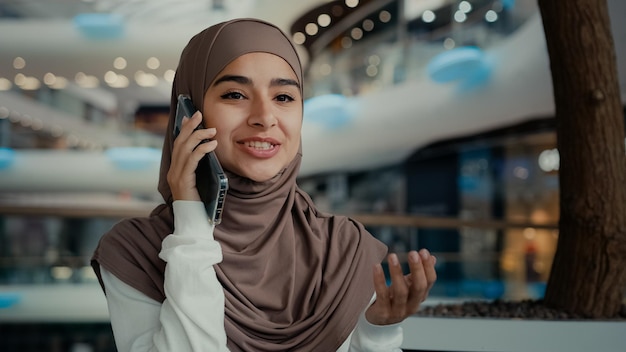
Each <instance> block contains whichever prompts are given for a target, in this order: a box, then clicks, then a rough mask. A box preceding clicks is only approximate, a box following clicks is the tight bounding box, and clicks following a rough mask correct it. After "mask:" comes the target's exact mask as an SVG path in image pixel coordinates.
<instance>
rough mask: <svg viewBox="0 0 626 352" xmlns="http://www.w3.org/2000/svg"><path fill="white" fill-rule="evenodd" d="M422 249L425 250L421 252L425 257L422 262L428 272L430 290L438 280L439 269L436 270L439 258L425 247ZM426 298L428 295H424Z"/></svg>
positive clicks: (425, 271) (427, 279)
mask: <svg viewBox="0 0 626 352" xmlns="http://www.w3.org/2000/svg"><path fill="white" fill-rule="evenodd" d="M422 251H424V253H420V254H421V255H422V258H423V260H422V263H423V265H424V273H425V274H426V282H428V291H430V289H431V288H432V287H433V285H434V284H435V281H437V271H436V270H435V264H436V263H437V258H435V256H434V255H431V254H430V253H429V252H428V251H427V250H426V249H423V250H422ZM427 293H428V292H427ZM425 298H426V297H424V299H425Z"/></svg>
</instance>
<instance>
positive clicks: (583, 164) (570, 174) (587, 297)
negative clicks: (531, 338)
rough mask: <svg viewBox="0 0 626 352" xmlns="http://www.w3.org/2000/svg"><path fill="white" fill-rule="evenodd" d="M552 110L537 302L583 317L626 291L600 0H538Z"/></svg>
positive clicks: (613, 310) (617, 128) (615, 104)
mask: <svg viewBox="0 0 626 352" xmlns="http://www.w3.org/2000/svg"><path fill="white" fill-rule="evenodd" d="M538 4H539V9H540V11H541V15H542V19H543V26H544V32H545V36H546V43H547V47H548V53H549V56H550V68H551V71H552V82H553V90H554V101H555V105H556V123H557V127H556V132H557V147H558V150H559V154H560V160H561V163H560V171H559V182H560V211H561V214H560V220H559V233H560V235H559V240H558V244H557V249H556V253H555V256H554V261H553V264H552V269H551V272H550V278H549V280H548V286H547V288H546V294H545V303H546V304H547V305H549V306H551V307H553V308H558V309H563V310H566V311H569V312H572V313H578V314H582V315H584V316H587V317H591V318H603V317H613V316H616V315H617V313H618V312H619V310H620V308H621V305H622V303H623V302H622V300H623V297H624V292H625V288H626V153H625V148H624V115H623V110H622V103H621V98H620V92H619V82H618V78H617V77H618V76H617V67H616V66H617V65H616V59H615V49H614V46H613V37H612V34H611V26H610V22H609V15H608V8H607V3H606V0H563V1H558V0H538Z"/></svg>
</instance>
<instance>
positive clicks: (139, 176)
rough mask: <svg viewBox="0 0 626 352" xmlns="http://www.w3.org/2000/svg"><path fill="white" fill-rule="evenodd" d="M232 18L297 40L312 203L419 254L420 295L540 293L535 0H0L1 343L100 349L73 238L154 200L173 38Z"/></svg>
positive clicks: (554, 186)
mask: <svg viewBox="0 0 626 352" xmlns="http://www.w3.org/2000/svg"><path fill="white" fill-rule="evenodd" d="M608 3H609V9H610V14H611V20H612V23H611V25H612V30H613V37H614V40H615V47H616V51H617V62H618V70H619V75H620V77H619V79H620V88H621V91H622V100H623V101H624V102H626V25H625V24H624V22H623V21H622V19H623V17H624V15H626V3H624V2H623V1H621V0H608ZM233 17H258V18H263V19H266V20H269V21H271V22H274V23H276V24H277V25H279V26H280V27H281V28H283V30H285V32H287V33H288V34H290V35H292V38H293V40H294V42H295V43H296V44H297V45H298V49H299V50H300V52H301V54H302V57H303V59H304V62H305V64H306V82H305V83H306V85H305V95H306V101H305V121H304V130H303V150H304V162H303V166H302V172H301V177H300V185H301V187H302V188H304V189H305V190H306V191H308V192H310V194H311V195H312V196H313V198H314V200H315V201H316V202H317V204H319V205H320V206H321V207H322V208H324V209H327V210H330V211H334V212H339V213H345V214H350V215H353V216H355V217H356V218H358V219H360V220H362V221H363V222H365V223H366V225H367V227H368V229H369V230H370V231H371V232H372V233H373V234H374V235H375V236H377V237H378V238H380V239H381V240H382V241H384V242H385V243H387V244H388V245H389V247H390V248H391V249H392V250H393V251H397V252H406V251H407V250H410V249H415V248H420V247H428V248H429V249H430V250H431V251H432V252H434V253H435V254H436V255H437V257H438V264H437V265H438V271H439V280H438V282H437V284H436V285H435V287H434V288H433V292H432V297H431V300H446V299H465V298H468V297H469V298H487V299H492V298H505V299H507V298H512V299H517V298H537V297H541V295H542V294H543V286H544V283H545V279H546V278H547V275H548V274H549V269H550V265H551V258H552V255H553V252H554V249H555V244H556V240H557V237H558V231H557V226H556V224H557V222H558V214H559V209H558V197H559V191H558V188H559V185H558V169H559V155H558V151H557V150H556V137H555V133H554V119H553V114H554V106H553V99H552V86H551V79H550V71H549V62H548V56H547V52H546V48H545V41H544V37H543V28H542V25H541V18H540V16H539V14H538V10H537V6H536V1H534V0H463V1H460V0H369V1H368V0H361V1H359V0H335V1H327V0H298V1H291V0H187V1H176V0H149V1H147V0H146V1H141V0H40V1H35V0H0V33H1V34H0V350H2V351H114V346H113V340H112V335H111V331H110V327H109V325H108V318H107V311H106V303H105V300H104V296H103V295H102V292H101V290H100V288H99V286H98V285H97V282H96V280H95V276H94V275H93V272H92V270H91V267H90V266H89V258H90V256H91V252H92V251H93V249H94V248H95V245H96V243H97V241H98V240H99V238H100V236H101V235H102V234H103V233H104V232H105V231H107V229H108V228H110V227H111V226H112V225H113V224H114V223H115V222H117V221H119V220H120V219H121V218H125V217H130V216H139V215H146V214H148V213H149V211H150V210H151V209H152V207H154V206H155V205H156V204H157V203H158V202H160V196H159V194H158V192H157V190H156V183H157V177H158V168H159V162H160V148H161V143H162V138H163V135H164V134H165V133H167V132H168V131H166V130H165V129H166V123H167V114H168V109H169V99H170V89H171V82H172V79H173V72H174V69H175V68H176V65H177V61H178V57H179V55H180V51H181V50H182V48H183V46H184V45H185V44H186V43H187V41H188V40H189V38H190V37H191V36H192V35H193V34H195V33H197V32H198V31H200V30H201V29H203V28H205V27H207V26H209V25H211V24H213V23H216V22H219V21H222V20H226V19H229V18H233Z"/></svg>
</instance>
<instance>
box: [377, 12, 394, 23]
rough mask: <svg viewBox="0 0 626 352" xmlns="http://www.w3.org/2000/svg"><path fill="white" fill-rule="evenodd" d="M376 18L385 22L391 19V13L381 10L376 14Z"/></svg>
mask: <svg viewBox="0 0 626 352" xmlns="http://www.w3.org/2000/svg"><path fill="white" fill-rule="evenodd" d="M378 19H379V20H380V21H381V22H382V23H387V22H389V21H391V14H390V13H389V11H381V12H380V14H378Z"/></svg>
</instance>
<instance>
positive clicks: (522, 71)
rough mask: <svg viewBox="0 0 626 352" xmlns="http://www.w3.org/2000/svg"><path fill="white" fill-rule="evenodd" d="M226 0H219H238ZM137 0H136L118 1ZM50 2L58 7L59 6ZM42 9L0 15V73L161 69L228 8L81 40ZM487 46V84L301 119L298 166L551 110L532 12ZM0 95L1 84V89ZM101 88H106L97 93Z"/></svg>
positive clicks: (281, 4) (284, 3) (429, 90)
mask: <svg viewBox="0 0 626 352" xmlns="http://www.w3.org/2000/svg"><path fill="white" fill-rule="evenodd" d="M159 1H162V2H163V3H172V2H175V1H173V0H159ZM190 1H192V0H190ZM223 1H224V3H225V4H226V3H230V1H233V3H234V2H236V0H223ZM8 2H13V3H15V2H26V0H9V1H8ZM31 2H33V3H37V4H35V5H33V8H40V7H39V6H40V5H41V4H46V3H47V4H50V3H54V4H59V8H60V9H61V10H60V12H61V13H67V11H73V9H77V8H78V7H77V6H78V5H81V6H82V5H85V4H82V2H81V1H80V0H64V1H63V0H41V1H31ZM136 2H138V1H131V0H126V1H125V3H136ZM155 2H157V0H150V3H155ZM204 2H205V3H206V1H204ZM209 2H210V1H209ZM323 2H324V1H323V0H298V1H293V0H257V1H252V0H246V1H243V3H245V4H247V7H245V10H244V11H241V10H235V11H240V12H237V13H236V15H237V16H253V17H259V18H263V19H267V20H269V21H272V22H274V23H276V24H278V25H279V26H281V27H282V28H283V29H285V30H286V31H288V29H289V26H290V25H291V23H292V22H293V21H294V20H295V18H297V17H298V16H299V15H300V14H302V13H304V12H305V11H306V10H308V9H309V8H311V7H312V6H315V5H317V4H320V3H323ZM2 3H7V0H0V4H2ZM94 3H100V5H102V6H104V5H107V6H109V9H117V10H119V11H121V9H122V7H123V5H122V3H124V1H121V0H120V1H114V0H106V1H105V0H101V1H97V0H94ZM94 3H92V5H93V4H94ZM608 3H609V6H610V13H611V19H612V29H613V36H614V40H615V47H616V51H617V61H618V70H619V75H620V77H619V79H620V87H621V90H622V98H623V101H626V24H625V23H624V21H623V19H624V18H625V15H626V2H625V1H623V0H608ZM61 4H63V5H64V6H66V7H63V6H61ZM167 6H171V4H169V5H167ZM54 8H55V9H56V8H57V7H56V5H55V7H54ZM33 11H34V10H33ZM168 11H169V10H168ZM43 12H44V13H41V14H40V15H38V16H35V17H33V18H28V19H20V20H17V19H16V20H9V19H6V18H4V19H1V18H0V48H1V50H0V77H13V76H14V75H15V71H14V69H13V68H12V61H13V59H14V57H15V56H17V55H19V56H22V57H24V58H25V59H26V63H27V66H26V68H24V71H28V72H29V75H33V76H43V74H45V73H46V72H53V73H55V74H56V75H61V76H66V77H72V76H73V75H74V74H75V72H76V71H77V70H78V69H80V70H81V71H84V72H87V73H89V74H93V75H96V76H99V77H101V76H102V75H104V72H105V71H106V70H109V69H110V68H111V67H112V62H113V59H114V58H115V57H117V56H124V57H126V58H127V60H128V62H129V67H128V68H127V70H128V72H134V71H135V70H137V69H145V60H146V57H147V56H155V57H159V58H160V60H161V67H162V68H163V67H171V68H174V67H175V65H176V62H177V60H178V56H179V54H180V51H181V50H182V48H183V46H184V45H185V44H186V42H187V41H188V39H189V38H190V37H191V35H193V34H195V33H197V32H198V31H199V30H200V29H202V28H204V27H206V26H207V25H209V24H210V23H211V22H217V21H218V20H221V19H223V16H228V15H219V16H218V15H215V14H213V15H211V14H210V13H206V18H207V19H206V20H198V19H197V18H198V17H200V18H202V17H203V16H202V15H201V16H194V17H193V20H190V21H175V20H173V19H172V20H171V22H168V23H166V24H164V23H161V22H160V21H159V23H155V22H154V21H150V16H147V17H144V18H141V19H139V18H137V19H136V20H133V21H131V22H130V23H129V24H128V26H127V28H126V33H125V35H124V37H123V38H121V39H119V40H114V41H88V40H86V39H85V38H83V37H81V35H80V33H78V32H77V31H76V30H75V28H74V27H73V25H72V23H71V21H70V18H69V17H67V16H65V17H64V18H63V16H61V18H55V16H52V18H50V16H48V14H52V13H53V12H52V11H51V12H48V10H44V11H43ZM39 16H41V17H39ZM220 16H221V17H220ZM489 55H492V57H493V58H495V59H496V68H495V71H494V74H493V78H492V81H491V83H490V84H489V85H488V86H487V87H485V88H484V89H482V90H481V91H478V92H473V93H471V94H469V95H459V94H458V93H456V92H455V90H454V87H452V86H448V85H438V84H436V83H434V82H431V81H428V80H423V81H412V82H408V83H406V84H402V85H399V86H394V87H390V88H388V89H386V90H385V91H382V92H377V93H371V94H369V95H367V96H362V97H359V98H357V100H358V103H359V104H358V105H359V106H360V112H359V119H358V121H356V122H355V123H353V124H351V125H349V126H347V127H346V128H343V129H336V130H332V131H329V130H325V129H324V128H323V127H320V126H319V125H316V124H314V123H311V122H306V123H305V127H304V132H303V149H304V162H303V166H302V174H303V175H307V174H314V173H319V172H326V171H333V170H359V169H364V168H371V167H377V166H381V165H385V164H393V163H396V162H398V161H400V160H402V159H403V158H406V157H407V156H408V155H409V154H410V153H411V152H413V151H415V150H416V149H417V148H419V147H421V146H424V145H426V144H428V143H431V142H435V141H438V140H441V139H444V138H450V137H458V136H463V135H467V134H470V133H476V132H481V131H485V130H489V129H492V128H495V127H501V126H506V125H509V124H512V123H516V122H522V121H524V120H526V119H530V118H535V117H541V116H546V115H549V114H551V113H552V112H553V109H554V108H553V103H552V90H551V89H552V88H551V79H550V71H549V63H548V57H547V53H546V49H545V41H544V37H543V29H542V25H541V20H540V18H539V17H538V16H536V17H534V18H533V19H532V20H531V21H529V22H528V23H527V24H526V25H525V26H523V27H522V28H521V29H520V30H519V31H518V32H517V33H516V34H515V35H513V36H512V37H511V39H510V40H508V41H506V42H504V43H501V44H499V45H497V46H495V47H493V48H491V49H490V50H489ZM169 89H170V87H169V85H167V84H162V85H160V86H159V87H156V88H152V89H145V88H142V89H136V88H135V89H113V90H111V91H112V92H114V93H113V94H115V96H116V99H118V100H119V103H120V104H121V106H122V107H123V106H124V104H129V105H132V104H133V102H134V101H137V100H139V101H142V102H144V103H159V102H160V103H163V102H167V101H168V99H169V94H170V90H169ZM1 95H2V93H1V92H0V97H1ZM100 96H104V93H102V94H101V95H100ZM125 101H126V102H125ZM9 108H10V107H9ZM339 146H340V148H338V147H339ZM348 161H349V162H348Z"/></svg>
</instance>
